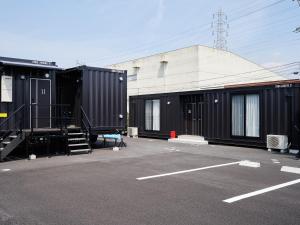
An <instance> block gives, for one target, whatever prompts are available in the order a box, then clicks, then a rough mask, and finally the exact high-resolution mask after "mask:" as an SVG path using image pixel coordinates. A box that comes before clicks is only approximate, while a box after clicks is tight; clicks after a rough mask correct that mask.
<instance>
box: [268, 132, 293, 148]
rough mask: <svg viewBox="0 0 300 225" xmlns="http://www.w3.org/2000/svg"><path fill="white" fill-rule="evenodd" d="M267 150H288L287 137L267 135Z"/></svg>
mask: <svg viewBox="0 0 300 225" xmlns="http://www.w3.org/2000/svg"><path fill="white" fill-rule="evenodd" d="M267 148H268V150H272V149H279V150H281V151H283V150H285V149H287V148H288V137H287V136H286V135H272V134H269V135H267Z"/></svg>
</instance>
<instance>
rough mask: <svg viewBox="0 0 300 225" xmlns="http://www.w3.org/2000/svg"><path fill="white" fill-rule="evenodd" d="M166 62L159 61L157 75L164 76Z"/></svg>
mask: <svg viewBox="0 0 300 225" xmlns="http://www.w3.org/2000/svg"><path fill="white" fill-rule="evenodd" d="M167 65H168V62H167V61H161V62H160V66H159V71H158V77H164V76H165V73H166V69H167Z"/></svg>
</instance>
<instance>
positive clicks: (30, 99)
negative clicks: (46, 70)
mask: <svg viewBox="0 0 300 225" xmlns="http://www.w3.org/2000/svg"><path fill="white" fill-rule="evenodd" d="M32 80H37V81H38V80H46V81H50V105H49V108H50V117H49V120H50V128H51V127H52V121H51V117H52V108H51V103H52V82H51V79H43V78H30V81H29V102H30V109H29V110H30V114H29V127H30V129H31V128H32V127H31V125H32V124H31V113H32V111H31V105H32V102H31V101H32V98H31V81H32ZM37 90H38V82H36V90H35V92H36V97H37V101H38V93H37ZM36 115H38V107H36ZM36 126H37V127H38V118H36Z"/></svg>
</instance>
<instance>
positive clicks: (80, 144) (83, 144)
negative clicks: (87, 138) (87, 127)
mask: <svg viewBox="0 0 300 225" xmlns="http://www.w3.org/2000/svg"><path fill="white" fill-rule="evenodd" d="M86 145H88V143H79V144H69V145H68V146H69V147H75V146H86Z"/></svg>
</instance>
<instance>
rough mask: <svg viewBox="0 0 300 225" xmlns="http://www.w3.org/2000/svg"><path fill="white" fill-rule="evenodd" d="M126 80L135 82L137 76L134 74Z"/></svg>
mask: <svg viewBox="0 0 300 225" xmlns="http://www.w3.org/2000/svg"><path fill="white" fill-rule="evenodd" d="M127 79H128V81H135V80H137V75H136V74H133V75H128V76H127Z"/></svg>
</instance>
